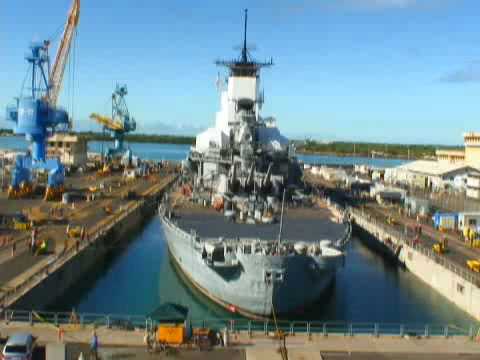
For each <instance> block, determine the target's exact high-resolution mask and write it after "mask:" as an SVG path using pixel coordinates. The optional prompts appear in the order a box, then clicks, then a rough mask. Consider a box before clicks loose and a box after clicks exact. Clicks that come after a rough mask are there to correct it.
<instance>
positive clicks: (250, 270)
mask: <svg viewBox="0 0 480 360" xmlns="http://www.w3.org/2000/svg"><path fill="white" fill-rule="evenodd" d="M246 34H247V12H246V11H245V24H244V40H243V46H242V51H241V54H240V57H239V58H237V59H233V60H228V61H225V60H219V61H216V64H217V65H219V66H226V67H227V69H228V72H229V74H228V79H227V81H226V84H225V86H223V85H224V84H223V82H222V81H218V82H217V83H218V86H219V88H220V111H218V112H217V114H216V119H215V126H214V127H212V128H209V129H207V130H206V131H204V132H202V133H200V134H199V135H198V136H197V138H196V144H195V146H194V147H192V149H191V152H190V154H189V156H188V159H187V161H186V162H185V164H184V165H185V166H184V176H183V177H182V180H181V184H180V186H179V187H178V188H177V190H176V191H172V192H171V193H170V194H169V195H168V196H167V199H166V201H165V202H164V203H163V204H162V205H161V208H160V218H161V221H162V224H163V231H164V233H165V238H166V240H167V243H168V248H169V251H170V254H171V257H172V259H173V261H174V263H175V264H176V265H177V267H178V268H179V270H180V271H181V272H182V273H183V275H185V277H186V278H187V279H188V282H189V283H191V284H192V285H194V286H195V287H196V288H197V289H198V290H200V291H201V292H202V293H203V294H204V295H206V296H207V297H209V298H210V299H212V300H213V301H215V302H216V303H218V304H220V305H222V306H224V307H225V308H226V309H229V310H231V311H236V312H239V313H241V314H244V315H246V316H249V317H269V316H271V315H272V314H273V313H274V312H277V313H289V312H291V311H294V310H296V309H298V308H302V307H304V306H306V305H308V304H310V303H312V302H314V301H315V300H317V299H318V298H319V297H320V295H321V294H322V293H323V292H324V290H325V289H326V288H327V287H328V285H329V284H330V283H331V281H332V279H333V278H334V275H335V272H336V269H337V268H338V267H339V266H341V264H343V251H342V250H341V249H342V246H343V245H344V243H345V242H346V241H347V240H348V239H349V238H350V224H349V223H348V221H346V219H344V217H343V214H342V213H341V212H339V211H333V212H332V211H331V209H329V208H328V206H325V205H321V204H320V202H319V201H318V199H316V198H314V197H312V196H311V195H309V194H307V193H305V191H304V188H303V177H302V175H303V174H302V168H301V166H300V164H299V162H298V161H297V159H296V157H295V151H294V147H293V146H292V145H290V144H289V141H288V139H287V138H286V137H284V136H283V135H282V134H281V133H280V131H279V130H278V128H277V126H276V121H275V119H274V118H272V117H268V118H264V117H262V116H261V115H260V111H261V108H262V105H263V102H264V95H263V91H262V90H261V86H260V70H261V69H262V68H264V67H269V66H271V65H273V61H272V60H270V61H267V62H257V61H255V60H254V59H253V58H252V57H251V55H250V54H249V51H248V48H247V41H246ZM319 204H320V205H319ZM333 218H335V220H332V219H333Z"/></svg>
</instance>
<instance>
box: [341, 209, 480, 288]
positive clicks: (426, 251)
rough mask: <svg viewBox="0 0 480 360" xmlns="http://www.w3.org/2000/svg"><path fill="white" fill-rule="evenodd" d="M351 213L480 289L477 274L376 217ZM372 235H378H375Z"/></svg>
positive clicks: (352, 210) (479, 277) (354, 211)
mask: <svg viewBox="0 0 480 360" xmlns="http://www.w3.org/2000/svg"><path fill="white" fill-rule="evenodd" d="M349 211H350V213H351V214H352V215H353V216H354V217H357V219H358V218H360V219H362V220H363V221H365V222H367V223H368V224H369V225H371V226H373V227H375V228H376V229H378V230H377V232H378V231H382V232H384V233H386V234H388V236H389V237H390V238H391V239H392V240H393V241H394V242H396V243H397V244H399V245H407V246H409V247H410V248H412V249H414V250H416V251H418V252H419V253H421V254H423V255H425V256H427V257H429V258H430V259H432V260H433V261H435V262H436V263H437V264H439V265H441V266H443V267H445V268H447V269H448V270H450V271H452V272H453V273H455V274H457V275H458V276H460V277H461V278H462V279H464V280H466V281H468V282H470V283H472V284H473V285H475V286H477V287H480V274H477V273H475V272H472V271H470V270H468V269H467V268H466V267H461V266H460V265H457V264H456V263H454V262H452V261H450V260H448V259H447V258H446V257H445V256H441V255H439V254H437V253H435V252H434V251H433V250H431V249H430V248H428V247H426V246H425V245H423V244H422V243H419V242H415V241H413V240H411V239H409V238H408V236H406V235H405V233H404V232H401V231H398V230H396V229H394V228H392V227H391V226H388V225H386V224H385V223H383V222H381V221H377V219H376V218H374V217H369V216H368V214H367V213H366V212H364V211H363V210H358V209H354V208H349ZM372 235H374V236H375V235H376V234H375V233H373V234H372Z"/></svg>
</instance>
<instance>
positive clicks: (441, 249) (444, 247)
mask: <svg viewBox="0 0 480 360" xmlns="http://www.w3.org/2000/svg"><path fill="white" fill-rule="evenodd" d="M432 249H433V251H435V252H436V253H437V254H440V255H441V254H444V253H446V252H447V251H448V240H447V237H446V236H445V235H444V236H443V237H442V239H441V240H440V241H439V242H438V243H437V244H434V245H433V247H432Z"/></svg>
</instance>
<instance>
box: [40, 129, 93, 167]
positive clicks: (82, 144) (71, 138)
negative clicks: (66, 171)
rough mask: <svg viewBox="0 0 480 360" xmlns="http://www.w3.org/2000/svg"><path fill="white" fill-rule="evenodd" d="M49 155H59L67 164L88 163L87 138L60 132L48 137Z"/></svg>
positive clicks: (63, 162)
mask: <svg viewBox="0 0 480 360" xmlns="http://www.w3.org/2000/svg"><path fill="white" fill-rule="evenodd" d="M47 156H48V157H58V158H60V161H61V162H62V164H64V165H67V166H84V165H85V164H86V163H87V140H86V139H85V138H83V137H80V136H78V135H70V134H62V133H58V134H55V135H53V136H51V137H49V138H48V146H47Z"/></svg>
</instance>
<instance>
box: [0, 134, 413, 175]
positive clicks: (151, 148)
mask: <svg viewBox="0 0 480 360" xmlns="http://www.w3.org/2000/svg"><path fill="white" fill-rule="evenodd" d="M128 145H129V146H130V148H131V149H132V151H133V153H134V154H135V155H136V156H138V157H139V158H140V159H148V160H156V161H160V160H171V161H181V160H183V159H185V158H186V156H187V154H188V151H189V150H190V145H176V144H156V143H129V144H128ZM111 146H112V143H111V142H108V141H89V142H88V151H90V152H97V153H101V152H102V150H105V149H107V148H108V147H111ZM27 148H28V143H27V142H26V141H25V139H24V138H23V137H13V136H7V137H5V136H4V137H2V136H0V149H11V150H17V151H25V149H27ZM298 158H299V159H300V160H301V161H303V162H305V163H307V164H312V165H369V166H376V167H383V168H387V167H394V166H398V165H401V164H403V163H405V160H400V159H385V158H367V157H360V156H359V157H351V156H342V157H340V156H331V155H313V154H298Z"/></svg>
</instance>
